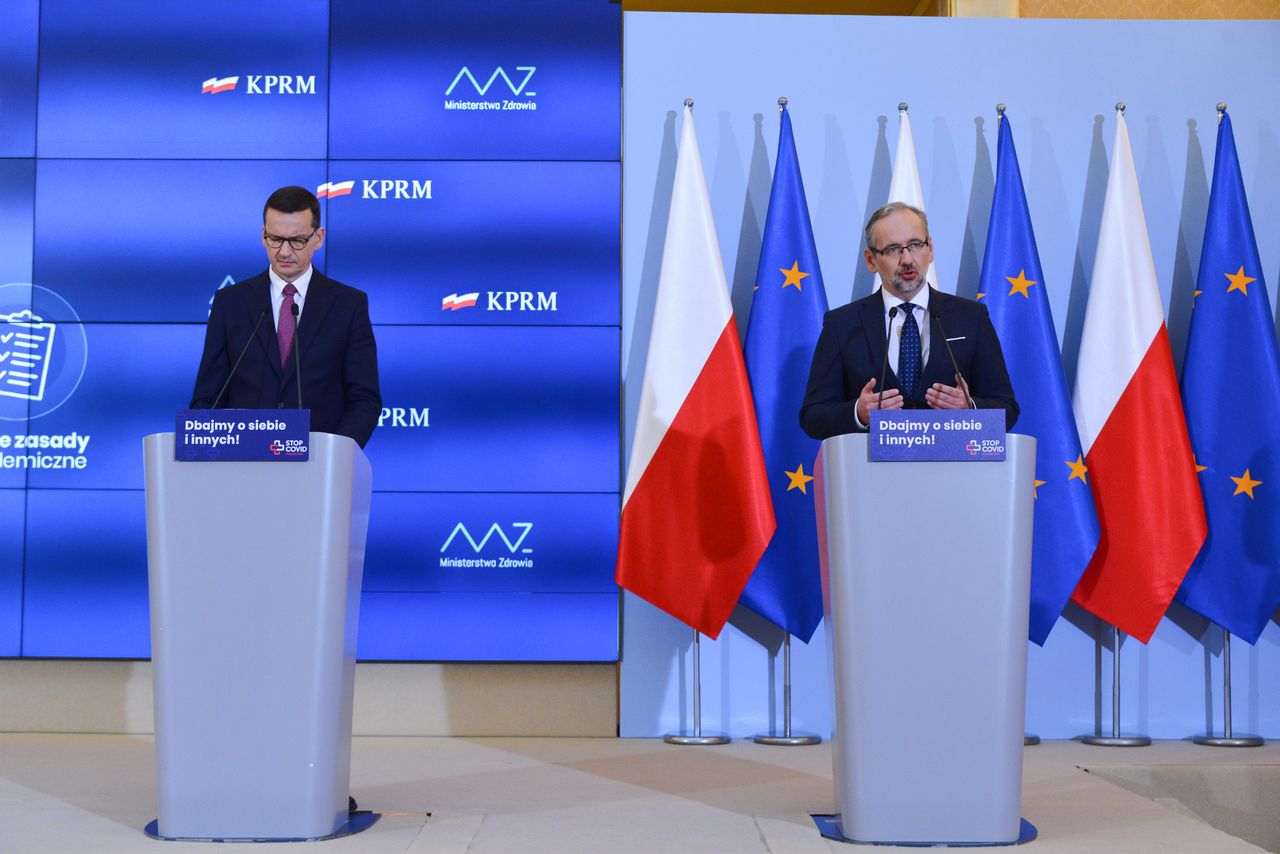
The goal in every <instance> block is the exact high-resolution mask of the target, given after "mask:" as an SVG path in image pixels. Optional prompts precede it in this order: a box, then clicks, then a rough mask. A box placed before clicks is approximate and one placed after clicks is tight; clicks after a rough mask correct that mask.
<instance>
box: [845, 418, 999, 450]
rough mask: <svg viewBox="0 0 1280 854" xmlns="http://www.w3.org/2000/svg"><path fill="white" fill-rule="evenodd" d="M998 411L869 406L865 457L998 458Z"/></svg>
mask: <svg viewBox="0 0 1280 854" xmlns="http://www.w3.org/2000/svg"><path fill="white" fill-rule="evenodd" d="M1004 422H1005V414H1004V410H1003V409H957V410H943V409H874V410H872V411H871V437H870V439H869V441H868V442H867V459H868V460H869V461H870V462H873V463H901V462H939V461H955V462H979V461H987V462H991V461H999V460H1003V459H1004V441H1005V439H1004V435H1005V434H1004Z"/></svg>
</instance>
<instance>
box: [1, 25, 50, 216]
mask: <svg viewBox="0 0 1280 854" xmlns="http://www.w3.org/2000/svg"><path fill="white" fill-rule="evenodd" d="M39 20H40V2H39V0H8V2H6V3H5V4H4V9H3V10H2V11H0V24H2V25H3V26H0V157H35V155H36V56H37V53H36V46H37V43H38V42H37V33H36V30H37V26H38V24H39ZM0 233H7V232H0Z"/></svg>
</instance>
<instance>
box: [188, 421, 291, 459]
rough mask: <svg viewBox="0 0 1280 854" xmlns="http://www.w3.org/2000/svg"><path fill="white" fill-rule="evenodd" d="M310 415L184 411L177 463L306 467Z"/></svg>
mask: <svg viewBox="0 0 1280 854" xmlns="http://www.w3.org/2000/svg"><path fill="white" fill-rule="evenodd" d="M310 435H311V410H310V409H180V410H178V422H177V428H176V429H175V430H174V435H173V458H174V459H175V460H177V461H178V462H268V463H274V462H306V461H307V456H308V452H309V449H308V447H307V444H308V442H309V441H310Z"/></svg>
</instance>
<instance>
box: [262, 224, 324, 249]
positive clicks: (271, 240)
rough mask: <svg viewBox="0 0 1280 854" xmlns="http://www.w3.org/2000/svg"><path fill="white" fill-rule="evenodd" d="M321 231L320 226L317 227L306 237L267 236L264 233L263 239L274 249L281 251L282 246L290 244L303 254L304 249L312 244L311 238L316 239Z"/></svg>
mask: <svg viewBox="0 0 1280 854" xmlns="http://www.w3.org/2000/svg"><path fill="white" fill-rule="evenodd" d="M319 230H320V226H318V225H317V226H316V227H315V228H313V229H312V230H311V233H310V234H308V235H307V236H306V237H277V236H276V235H274V234H267V233H266V232H265V231H264V232H262V239H263V240H264V241H265V242H266V244H267V245H268V246H270V247H271V248H272V249H279V248H280V247H281V246H284V245H285V244H286V243H288V244H289V245H290V246H291V247H292V248H293V249H295V250H297V251H299V252H301V251H302V250H303V249H306V248H307V244H308V243H310V242H311V238H313V237H315V236H316V232H317V231H319Z"/></svg>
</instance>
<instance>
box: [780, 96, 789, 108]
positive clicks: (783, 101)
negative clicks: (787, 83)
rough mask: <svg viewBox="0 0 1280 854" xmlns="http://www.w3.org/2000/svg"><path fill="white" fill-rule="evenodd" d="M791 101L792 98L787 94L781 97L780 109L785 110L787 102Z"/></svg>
mask: <svg viewBox="0 0 1280 854" xmlns="http://www.w3.org/2000/svg"><path fill="white" fill-rule="evenodd" d="M789 103H791V101H790V99H788V98H787V96H786V95H783V96H782V97H781V98H779V99H778V109H779V110H785V109H786V108H787V104H789Z"/></svg>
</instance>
